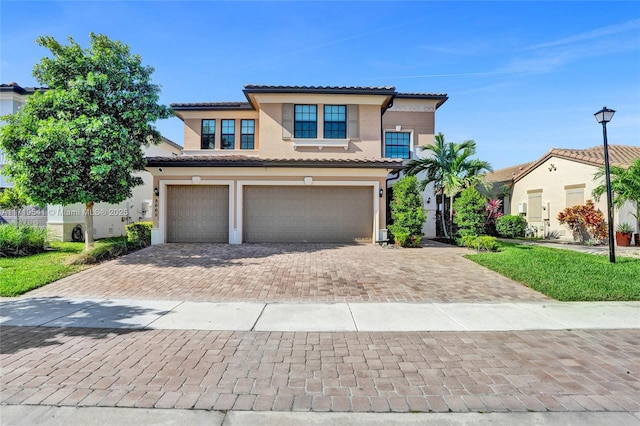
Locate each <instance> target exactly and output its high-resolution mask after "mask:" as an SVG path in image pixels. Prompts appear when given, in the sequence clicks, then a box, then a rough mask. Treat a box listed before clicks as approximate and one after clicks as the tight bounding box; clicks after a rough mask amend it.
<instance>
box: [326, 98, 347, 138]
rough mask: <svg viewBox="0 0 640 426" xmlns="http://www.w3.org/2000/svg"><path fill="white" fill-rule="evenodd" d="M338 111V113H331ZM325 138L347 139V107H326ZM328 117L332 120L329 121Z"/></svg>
mask: <svg viewBox="0 0 640 426" xmlns="http://www.w3.org/2000/svg"><path fill="white" fill-rule="evenodd" d="M331 110H338V111H331ZM323 112H324V116H323V121H324V125H323V136H324V138H325V139H346V138H347V106H346V105H324V107H323ZM327 117H329V118H331V119H330V120H327Z"/></svg>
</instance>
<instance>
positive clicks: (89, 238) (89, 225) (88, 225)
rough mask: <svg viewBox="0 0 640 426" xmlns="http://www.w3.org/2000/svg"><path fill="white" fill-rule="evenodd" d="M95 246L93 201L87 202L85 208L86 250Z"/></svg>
mask: <svg viewBox="0 0 640 426" xmlns="http://www.w3.org/2000/svg"><path fill="white" fill-rule="evenodd" d="M92 248H93V201H89V202H88V203H86V204H85V209H84V251H89V250H91V249H92Z"/></svg>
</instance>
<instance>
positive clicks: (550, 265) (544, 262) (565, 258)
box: [466, 243, 640, 301]
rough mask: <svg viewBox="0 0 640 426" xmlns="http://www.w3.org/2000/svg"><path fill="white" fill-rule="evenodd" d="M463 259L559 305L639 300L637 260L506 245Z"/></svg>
mask: <svg viewBox="0 0 640 426" xmlns="http://www.w3.org/2000/svg"><path fill="white" fill-rule="evenodd" d="M466 257H467V258H468V259H471V260H472V261H474V262H476V263H478V264H480V265H482V266H485V267H487V268H489V269H491V270H493V271H496V272H498V273H500V274H502V275H504V276H506V277H509V278H511V279H513V280H515V281H518V282H521V283H523V284H525V285H527V286H529V287H531V288H533V289H534V290H537V291H539V292H541V293H544V294H546V295H547V296H550V297H553V298H554V299H557V300H561V301H609V300H640V259H632V258H625V257H618V258H617V259H616V262H617V263H615V264H612V263H609V257H608V256H599V255H593V254H587V253H579V252H575V251H571V250H562V249H552V248H546V247H537V246H531V245H523V244H508V243H500V251H499V252H497V253H480V254H470V255H467V256H466Z"/></svg>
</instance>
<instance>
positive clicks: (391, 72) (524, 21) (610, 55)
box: [0, 0, 640, 169]
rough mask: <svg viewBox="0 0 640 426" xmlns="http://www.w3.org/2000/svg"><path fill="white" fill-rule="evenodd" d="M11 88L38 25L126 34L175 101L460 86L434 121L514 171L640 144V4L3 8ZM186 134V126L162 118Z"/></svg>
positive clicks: (169, 132)
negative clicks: (263, 88)
mask: <svg viewBox="0 0 640 426" xmlns="http://www.w3.org/2000/svg"><path fill="white" fill-rule="evenodd" d="M0 14H1V16H0V19H1V30H0V37H1V45H0V48H1V50H0V56H1V69H0V79H1V81H2V82H3V83H8V82H11V81H16V82H18V83H19V84H21V85H23V86H33V85H36V84H37V82H36V81H35V80H34V79H33V77H32V76H31V71H32V69H33V65H34V64H35V63H37V62H38V61H39V60H40V59H41V58H42V57H43V56H46V55H47V53H48V52H47V51H46V50H45V49H43V48H40V47H39V46H37V45H36V44H35V43H34V40H35V39H36V37H38V36H40V35H52V36H54V37H55V38H56V39H58V40H59V41H64V40H66V38H67V37H68V36H71V37H73V38H74V39H75V40H76V41H77V42H79V43H80V44H82V45H84V46H86V45H87V43H88V34H89V33H90V32H96V33H102V34H105V35H107V36H109V37H110V38H112V39H117V40H120V41H122V42H124V43H126V44H128V45H129V46H130V47H131V50H132V52H133V53H137V54H140V55H141V56H142V58H143V61H144V63H145V64H146V65H151V66H153V67H154V68H155V70H156V71H155V73H154V75H153V80H154V82H155V83H157V84H160V85H161V86H162V96H161V102H163V103H165V104H169V103H171V102H196V101H203V102H204V101H232V100H244V96H243V94H242V88H243V86H244V85H245V84H281V85H359V86H378V85H384V86H387V85H392V86H396V89H397V90H398V91H401V92H436V93H443V92H444V93H447V94H448V95H449V100H448V101H447V102H446V103H445V104H444V105H443V106H442V107H441V108H440V109H439V110H438V112H437V115H436V132H442V133H444V134H445V137H446V139H447V140H448V141H455V142H461V141H463V140H466V139H473V140H475V141H476V142H477V144H478V156H479V157H480V158H481V159H483V160H487V161H489V162H490V163H491V164H492V165H493V167H494V168H496V169H497V168H501V167H506V166H510V165H515V164H519V163H523V162H527V161H533V160H535V159H537V158H539V157H541V156H542V155H543V154H545V153H546V152H547V151H548V150H549V149H551V148H588V147H591V146H594V145H599V144H601V143H602V128H601V126H600V125H599V124H598V123H597V122H596V121H595V119H594V117H593V113H595V112H596V111H598V110H599V109H600V108H602V107H603V106H604V105H606V106H607V107H609V108H613V109H615V110H617V113H616V115H615V117H614V118H613V121H612V122H611V123H610V124H609V125H608V127H607V130H608V136H609V143H612V144H613V143H615V144H624V145H640V2H638V1H628V2H615V1H603V2H600V1H588V2H579V1H565V2H547V1H545V2H520V1H511V2H500V1H491V2H483V1H472V2H455V1H435V2H419V1H413V2H398V1H395V2H384V1H379V2H343V1H339V2H338V1H333V2H285V1H283V2H217V1H198V2H171V1H138V2H133V1H127V2H117V1H112V2H98V1H91V2H81V1H66V2H48V1H37V2H27V1H6V0H3V1H2V3H1V5H0ZM157 126H158V128H159V129H160V131H161V132H162V133H163V134H164V135H165V136H167V137H168V138H170V139H172V140H174V141H176V142H178V143H180V144H181V143H182V139H183V137H182V124H181V122H180V120H179V119H177V118H173V119H170V120H165V121H163V122H160V123H158V124H157Z"/></svg>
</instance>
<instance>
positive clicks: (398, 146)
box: [384, 131, 411, 160]
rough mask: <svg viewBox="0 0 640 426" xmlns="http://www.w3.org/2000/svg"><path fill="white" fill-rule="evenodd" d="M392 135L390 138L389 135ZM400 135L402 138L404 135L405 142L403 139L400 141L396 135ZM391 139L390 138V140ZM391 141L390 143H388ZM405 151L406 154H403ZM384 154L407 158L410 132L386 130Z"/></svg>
mask: <svg viewBox="0 0 640 426" xmlns="http://www.w3.org/2000/svg"><path fill="white" fill-rule="evenodd" d="M391 135H393V137H392V138H389V136H391ZM400 135H402V136H403V139H404V137H405V136H406V144H405V143H404V140H403V141H401V142H402V143H399V142H400V139H399V138H398V136H400ZM390 139H391V140H390ZM389 142H392V143H389ZM405 152H406V156H405ZM384 156H385V158H402V159H405V160H408V159H410V158H411V132H392V131H386V132H385V133H384Z"/></svg>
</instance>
